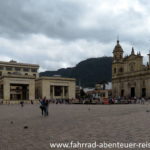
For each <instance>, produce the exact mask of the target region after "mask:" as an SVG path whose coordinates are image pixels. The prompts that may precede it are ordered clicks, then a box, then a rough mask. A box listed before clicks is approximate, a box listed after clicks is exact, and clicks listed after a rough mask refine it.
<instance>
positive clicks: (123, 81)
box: [112, 40, 150, 98]
mask: <svg viewBox="0 0 150 150" xmlns="http://www.w3.org/2000/svg"><path fill="white" fill-rule="evenodd" d="M123 52H124V51H123V49H122V47H121V45H120V43H119V40H117V44H116V46H115V48H114V50H113V62H112V96H113V97H127V98H129V97H145V98H149V97H150V54H148V56H149V63H147V65H144V64H143V56H141V54H140V53H137V54H135V52H134V48H132V50H131V54H130V55H129V56H125V57H124V56H123Z"/></svg>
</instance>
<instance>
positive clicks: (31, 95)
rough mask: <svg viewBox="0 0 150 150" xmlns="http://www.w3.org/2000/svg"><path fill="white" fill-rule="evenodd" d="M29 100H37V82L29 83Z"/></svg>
mask: <svg viewBox="0 0 150 150" xmlns="http://www.w3.org/2000/svg"><path fill="white" fill-rule="evenodd" d="M29 100H35V84H34V82H33V83H30V84H29Z"/></svg>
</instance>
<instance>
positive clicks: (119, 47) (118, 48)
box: [113, 40, 123, 53]
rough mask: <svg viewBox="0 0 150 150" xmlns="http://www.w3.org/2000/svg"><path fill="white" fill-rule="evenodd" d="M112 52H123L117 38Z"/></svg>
mask: <svg viewBox="0 0 150 150" xmlns="http://www.w3.org/2000/svg"><path fill="white" fill-rule="evenodd" d="M114 52H123V49H122V47H121V45H120V44H119V40H117V44H116V46H115V48H114V50H113V53H114Z"/></svg>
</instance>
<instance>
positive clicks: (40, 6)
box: [0, 0, 150, 71]
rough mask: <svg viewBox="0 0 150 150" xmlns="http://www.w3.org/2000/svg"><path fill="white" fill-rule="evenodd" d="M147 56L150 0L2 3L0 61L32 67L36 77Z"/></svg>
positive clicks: (20, 0) (12, 0) (10, 0)
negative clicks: (120, 55) (117, 50)
mask: <svg viewBox="0 0 150 150" xmlns="http://www.w3.org/2000/svg"><path fill="white" fill-rule="evenodd" d="M117 36H119V40H120V44H121V45H122V47H123V49H124V51H125V54H129V53H130V52H131V48H132V46H134V49H135V51H136V52H137V51H141V53H142V55H144V56H146V54H147V53H148V52H149V50H150V1H149V0H24V1H23V0H0V60H1V61H9V60H12V59H13V60H16V61H18V62H26V63H35V64H39V65H40V66H41V68H40V71H43V70H56V69H59V68H62V67H63V68H65V67H72V66H75V65H76V64H77V63H78V62H80V61H82V60H85V59H87V58H91V57H102V56H112V51H113V48H114V46H115V44H116V39H117Z"/></svg>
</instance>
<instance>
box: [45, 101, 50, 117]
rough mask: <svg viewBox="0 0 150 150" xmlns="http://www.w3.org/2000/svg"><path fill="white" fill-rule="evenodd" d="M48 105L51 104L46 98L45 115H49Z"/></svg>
mask: <svg viewBox="0 0 150 150" xmlns="http://www.w3.org/2000/svg"><path fill="white" fill-rule="evenodd" d="M48 106H49V100H48V99H46V100H45V116H48Z"/></svg>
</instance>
